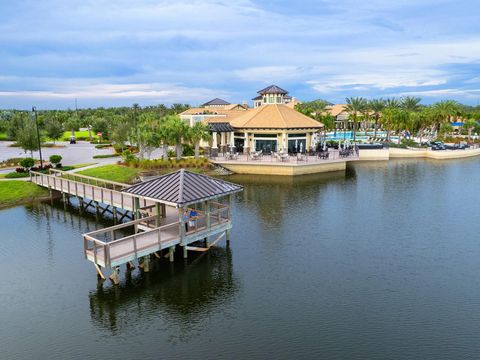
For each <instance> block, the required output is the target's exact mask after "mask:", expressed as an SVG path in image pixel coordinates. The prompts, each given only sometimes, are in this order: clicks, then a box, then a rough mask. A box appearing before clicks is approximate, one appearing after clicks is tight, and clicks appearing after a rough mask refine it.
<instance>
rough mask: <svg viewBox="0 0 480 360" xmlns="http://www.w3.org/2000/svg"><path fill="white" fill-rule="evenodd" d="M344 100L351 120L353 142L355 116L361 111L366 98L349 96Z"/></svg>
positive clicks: (355, 127)
mask: <svg viewBox="0 0 480 360" xmlns="http://www.w3.org/2000/svg"><path fill="white" fill-rule="evenodd" d="M345 100H346V101H347V106H345V110H346V111H348V112H349V114H350V116H351V119H352V121H353V141H354V142H355V140H356V133H357V117H358V114H359V113H361V112H362V111H363V109H364V107H365V105H366V103H367V100H366V99H365V98H363V97H350V98H346V99H345Z"/></svg>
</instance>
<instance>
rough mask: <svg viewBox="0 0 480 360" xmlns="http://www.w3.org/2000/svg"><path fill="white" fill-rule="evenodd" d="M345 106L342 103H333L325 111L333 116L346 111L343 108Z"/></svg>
mask: <svg viewBox="0 0 480 360" xmlns="http://www.w3.org/2000/svg"><path fill="white" fill-rule="evenodd" d="M346 106H347V105H344V104H335V105H332V106H331V107H330V108H328V109H326V111H327V112H328V113H330V114H331V115H333V116H338V115H340V114H341V113H342V112H346V110H345V108H346Z"/></svg>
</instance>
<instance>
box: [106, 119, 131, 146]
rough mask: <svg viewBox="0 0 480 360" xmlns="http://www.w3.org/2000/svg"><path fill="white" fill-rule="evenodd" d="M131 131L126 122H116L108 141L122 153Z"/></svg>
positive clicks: (129, 125)
mask: <svg viewBox="0 0 480 360" xmlns="http://www.w3.org/2000/svg"><path fill="white" fill-rule="evenodd" d="M131 131H132V125H131V124H130V123H129V122H127V121H118V122H116V124H115V126H114V129H113V130H112V133H111V137H110V139H111V140H112V142H113V143H114V144H115V145H116V147H118V148H119V149H120V151H122V152H123V149H124V147H125V144H126V142H127V141H128V140H129V138H130V135H131Z"/></svg>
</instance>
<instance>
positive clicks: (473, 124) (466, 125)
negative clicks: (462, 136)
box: [463, 119, 478, 139]
mask: <svg viewBox="0 0 480 360" xmlns="http://www.w3.org/2000/svg"><path fill="white" fill-rule="evenodd" d="M477 126H478V124H477V122H476V121H475V120H473V119H468V120H467V121H465V122H464V123H463V127H464V128H465V129H467V131H468V139H471V138H472V131H473V130H474V129H475V128H476V127H477Z"/></svg>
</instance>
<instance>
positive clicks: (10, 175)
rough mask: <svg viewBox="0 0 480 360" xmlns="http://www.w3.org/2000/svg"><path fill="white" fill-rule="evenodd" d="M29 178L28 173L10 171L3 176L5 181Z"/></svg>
mask: <svg viewBox="0 0 480 360" xmlns="http://www.w3.org/2000/svg"><path fill="white" fill-rule="evenodd" d="M28 176H30V175H29V173H28V172H16V171H12V172H9V173H8V174H6V175H5V178H6V179H18V178H24V177H28Z"/></svg>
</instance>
